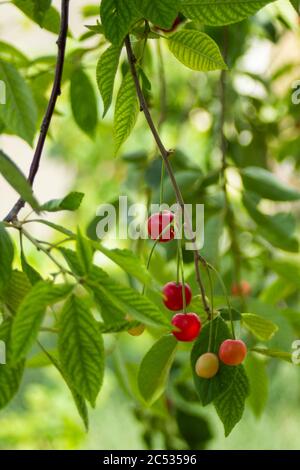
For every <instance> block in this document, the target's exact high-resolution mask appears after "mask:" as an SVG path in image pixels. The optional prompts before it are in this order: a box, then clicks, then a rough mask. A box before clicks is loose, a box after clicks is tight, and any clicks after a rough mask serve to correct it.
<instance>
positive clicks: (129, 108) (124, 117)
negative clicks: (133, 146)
mask: <svg viewBox="0 0 300 470" xmlns="http://www.w3.org/2000/svg"><path fill="white" fill-rule="evenodd" d="M138 113H139V104H138V99H137V95H136V89H135V85H134V81H133V78H132V75H131V73H130V71H129V72H127V74H126V75H125V77H124V78H123V81H122V84H121V87H120V90H119V93H118V96H117V101H116V107H115V117H114V134H115V153H117V152H118V150H119V149H120V147H121V145H122V144H123V143H124V142H125V140H126V139H127V138H128V137H129V135H130V134H131V131H132V130H133V128H134V126H135V123H136V120H137V117H138Z"/></svg>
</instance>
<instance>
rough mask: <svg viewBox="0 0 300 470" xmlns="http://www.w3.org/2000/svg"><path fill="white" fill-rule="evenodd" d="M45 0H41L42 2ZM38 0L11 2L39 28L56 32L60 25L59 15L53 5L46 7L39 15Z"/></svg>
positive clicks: (16, 0)
mask: <svg viewBox="0 0 300 470" xmlns="http://www.w3.org/2000/svg"><path fill="white" fill-rule="evenodd" d="M44 1H46V0H42V2H44ZM38 3H40V0H13V4H14V5H15V6H16V7H17V8H19V9H20V10H21V11H22V12H23V13H24V14H25V15H26V16H28V18H30V19H31V20H33V21H35V22H36V23H38V24H39V26H40V27H41V28H44V29H46V30H47V31H50V32H51V33H55V34H58V32H59V26H60V15H59V13H58V11H57V10H56V9H55V8H54V7H50V8H48V9H47V10H46V11H44V14H43V15H42V16H41V13H40V8H37V7H38Z"/></svg>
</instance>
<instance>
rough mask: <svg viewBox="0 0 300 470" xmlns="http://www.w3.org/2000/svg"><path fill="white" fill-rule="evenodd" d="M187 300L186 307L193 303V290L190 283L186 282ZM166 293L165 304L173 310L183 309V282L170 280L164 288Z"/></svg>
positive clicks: (164, 293)
mask: <svg viewBox="0 0 300 470" xmlns="http://www.w3.org/2000/svg"><path fill="white" fill-rule="evenodd" d="M184 287H185V302H186V307H187V306H188V305H189V304H190V303H191V300H192V290H191V288H190V286H189V285H188V284H185V286H184ZM163 295H164V304H165V306H166V307H167V308H168V309H169V310H172V311H173V312H177V311H178V310H182V309H183V307H184V305H183V295H182V283H181V282H179V283H178V284H177V282H168V283H167V284H166V285H165V286H164V288H163Z"/></svg>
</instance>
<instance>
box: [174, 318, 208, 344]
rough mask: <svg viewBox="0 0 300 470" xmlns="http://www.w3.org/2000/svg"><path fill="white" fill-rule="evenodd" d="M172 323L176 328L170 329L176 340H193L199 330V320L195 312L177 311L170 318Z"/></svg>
mask: <svg viewBox="0 0 300 470" xmlns="http://www.w3.org/2000/svg"><path fill="white" fill-rule="evenodd" d="M172 325H174V326H176V328H178V330H179V331H178V330H176V331H172V333H173V335H174V336H175V338H177V339H178V341H194V339H196V338H197V336H198V335H199V333H200V331H201V327H202V325H201V321H200V318H199V317H198V315H196V313H177V314H176V315H174V317H173V318H172Z"/></svg>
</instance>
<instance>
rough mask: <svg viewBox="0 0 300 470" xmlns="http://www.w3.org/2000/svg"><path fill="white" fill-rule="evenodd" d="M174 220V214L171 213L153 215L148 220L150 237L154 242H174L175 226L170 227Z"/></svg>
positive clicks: (163, 212) (164, 212)
mask: <svg viewBox="0 0 300 470" xmlns="http://www.w3.org/2000/svg"><path fill="white" fill-rule="evenodd" d="M173 220H174V214H173V213H172V212H170V211H162V212H157V213H156V214H152V215H151V217H149V219H148V234H149V237H150V238H151V239H152V240H157V239H159V241H160V242H161V243H165V242H168V241H170V240H173V238H174V236H175V231H174V227H173V225H170V224H171V223H172V222H173ZM169 225H170V226H169ZM168 226H169V227H168ZM162 232H163V233H162Z"/></svg>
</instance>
